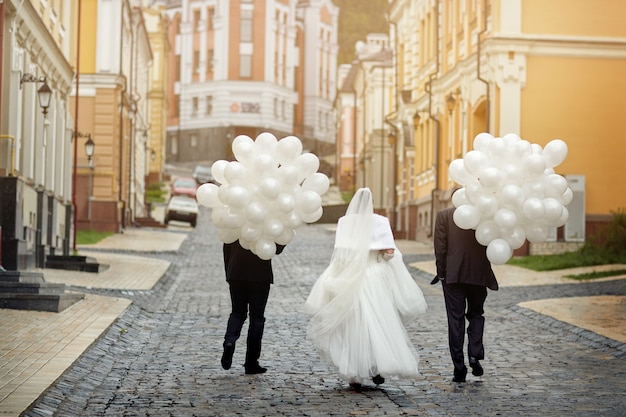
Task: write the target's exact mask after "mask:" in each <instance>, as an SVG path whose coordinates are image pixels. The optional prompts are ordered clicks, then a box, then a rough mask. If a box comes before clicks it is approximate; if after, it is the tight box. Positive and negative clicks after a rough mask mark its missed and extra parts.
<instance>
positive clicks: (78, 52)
mask: <svg viewBox="0 0 626 417" xmlns="http://www.w3.org/2000/svg"><path fill="white" fill-rule="evenodd" d="M81 3H82V0H78V22H77V25H76V33H77V34H78V36H76V96H75V98H74V108H75V110H74V133H76V132H78V98H79V97H80V94H79V92H78V87H79V79H80V21H81V16H80V13H81V11H80V6H81ZM72 140H73V141H74V170H73V172H72V204H73V206H74V242H72V249H73V250H74V253H76V231H77V229H78V204H77V203H76V178H77V175H76V169H77V164H78V138H77V137H76V136H75V135H73V137H72Z"/></svg>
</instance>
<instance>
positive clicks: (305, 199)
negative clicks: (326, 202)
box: [295, 191, 322, 217]
mask: <svg viewBox="0 0 626 417" xmlns="http://www.w3.org/2000/svg"><path fill="white" fill-rule="evenodd" d="M295 200H296V208H295V210H296V211H297V212H299V213H300V215H301V217H302V214H304V213H313V212H315V211H317V210H318V209H319V208H320V207H321V206H322V198H321V197H320V195H319V194H318V193H316V192H315V191H302V192H301V193H298V194H296V195H295Z"/></svg>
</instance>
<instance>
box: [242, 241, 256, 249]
mask: <svg viewBox="0 0 626 417" xmlns="http://www.w3.org/2000/svg"><path fill="white" fill-rule="evenodd" d="M254 243H256V241H254V242H251V241H249V240H244V239H241V238H240V239H239V244H240V245H241V247H242V248H244V249H246V250H252V246H253V244H254Z"/></svg>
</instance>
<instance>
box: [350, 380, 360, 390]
mask: <svg viewBox="0 0 626 417" xmlns="http://www.w3.org/2000/svg"><path fill="white" fill-rule="evenodd" d="M350 388H351V389H353V390H355V391H356V392H361V390H363V385H361V384H359V383H358V382H350Z"/></svg>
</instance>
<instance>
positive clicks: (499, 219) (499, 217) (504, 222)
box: [493, 208, 517, 230]
mask: <svg viewBox="0 0 626 417" xmlns="http://www.w3.org/2000/svg"><path fill="white" fill-rule="evenodd" d="M493 221H495V222H496V224H497V225H498V227H499V228H500V230H510V229H512V228H513V227H515V225H516V224H517V215H516V214H515V212H514V211H513V210H509V209H507V208H501V209H498V211H496V214H494V215H493Z"/></svg>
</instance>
